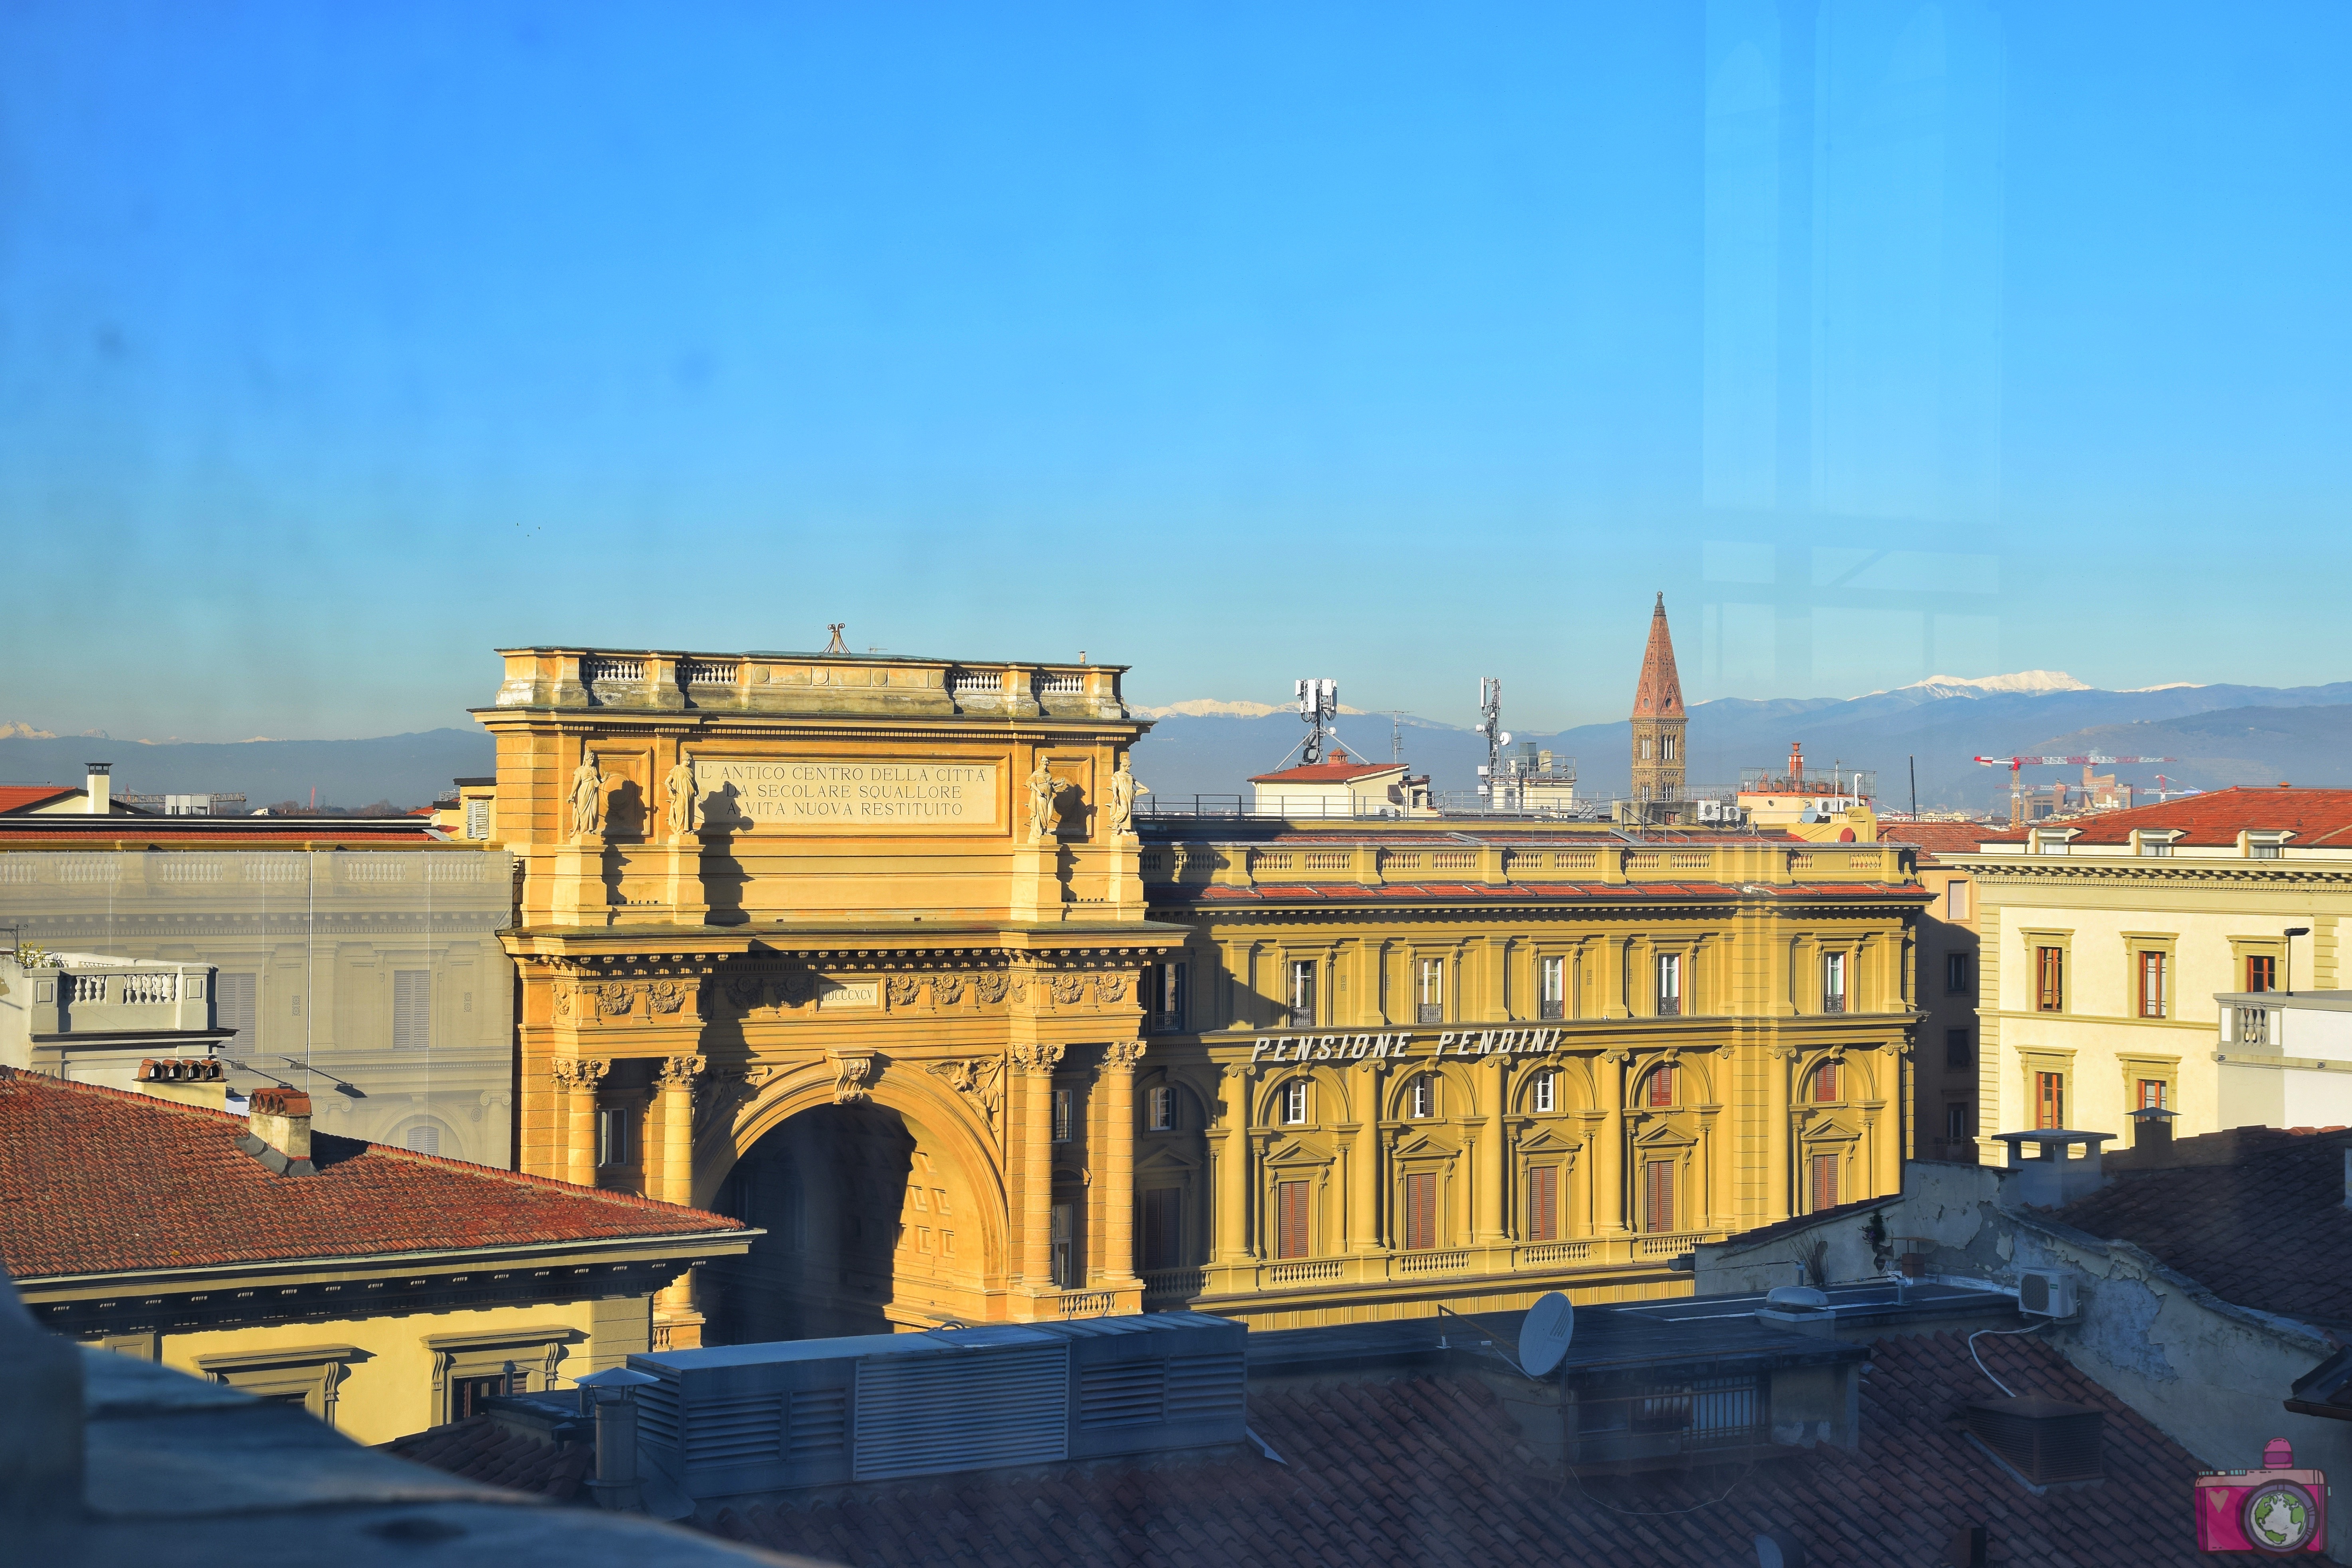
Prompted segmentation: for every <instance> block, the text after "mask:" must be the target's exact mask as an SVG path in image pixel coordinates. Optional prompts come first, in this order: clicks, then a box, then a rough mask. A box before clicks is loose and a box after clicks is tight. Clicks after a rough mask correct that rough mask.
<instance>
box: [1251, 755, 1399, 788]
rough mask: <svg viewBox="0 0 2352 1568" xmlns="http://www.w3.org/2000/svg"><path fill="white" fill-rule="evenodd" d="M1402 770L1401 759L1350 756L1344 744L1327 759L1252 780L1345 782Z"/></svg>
mask: <svg viewBox="0 0 2352 1568" xmlns="http://www.w3.org/2000/svg"><path fill="white" fill-rule="evenodd" d="M1402 772H1404V764H1403V763H1366V762H1361V761H1360V760H1358V759H1357V758H1354V757H1351V756H1349V754H1348V752H1347V751H1346V749H1345V748H1344V747H1339V746H1334V747H1332V748H1331V760H1330V761H1329V762H1328V763H1307V764H1305V765H1303V766H1300V767H1296V768H1284V769H1282V770H1281V771H1280V772H1279V773H1259V774H1256V775H1255V777H1253V778H1252V779H1251V780H1250V781H1249V782H1250V783H1252V784H1345V783H1346V782H1347V781H1348V780H1349V779H1360V778H1369V777H1370V776H1371V775H1372V774H1373V773H1402Z"/></svg>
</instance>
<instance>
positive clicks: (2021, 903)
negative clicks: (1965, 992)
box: [1941, 787, 2352, 1163]
mask: <svg viewBox="0 0 2352 1568" xmlns="http://www.w3.org/2000/svg"><path fill="white" fill-rule="evenodd" d="M1941 858H1943V859H1944V860H1946V861H1948V863H1949V864H1950V865H1951V866H1953V867H1955V868H1961V869H1964V870H1966V871H1967V872H1968V874H1969V879H1970V880H1971V881H1972V882H1973V884H1974V888H1975V897H1976V901H1977V913H1976V927H1977V935H1978V941H1979V984H1978V994H1977V1017H1978V1021H1979V1023H1978V1026H1979V1034H1980V1043H1979V1071H1978V1078H1977V1084H1976V1090H1977V1096H1978V1102H1979V1109H1978V1113H1977V1129H1978V1140H1979V1150H1980V1151H1981V1152H1982V1153H1983V1155H1984V1157H1985V1158H1986V1159H1987V1160H1988V1161H1989V1162H1992V1163H1997V1162H1998V1161H1999V1160H2000V1148H1999V1146H1998V1145H1995V1144H1992V1143H1990V1142H1989V1141H1988V1140H1989V1139H1990V1136H1991V1135H1992V1134H1994V1133H1997V1132H2001V1131H2020V1130H2023V1129H2030V1128H2034V1127H2058V1126H2063V1127H2070V1128H2078V1129H2082V1130H2084V1131H2103V1132H2109V1133H2113V1134H2115V1135H2116V1136H2117V1138H2119V1139H2127V1138H2128V1137H2129V1134H2130V1131H2131V1129H2130V1126H2129V1124H2128V1123H2127V1122H2126V1117H2127V1116H2128V1115H2129V1114H2130V1112H2131V1111H2132V1110H2136V1109H2137V1108H2139V1107H2140V1106H2141V1105H2143V1104H2160V1105H2162V1106H2163V1107H2164V1108H2165V1109H2167V1110H2172V1111H2175V1112H2176V1113H2177V1114H2178V1117H2179V1120H2178V1121H2177V1122H2176V1123H2175V1130H2176V1132H2177V1135H2179V1136H2182V1137H2190V1136H2195V1135H2197V1134H2199V1133H2203V1132H2210V1131H2218V1130H2219V1129H2220V1128H2221V1127H2222V1126H2224V1125H2228V1124H2229V1123H2228V1121H2226V1119H2225V1117H2224V1115H2223V1107H2222V1105H2221V1093H2220V1086H2221V1075H2220V1071H2219V1067H2220V1064H2219V1063H2218V1062H2217V1061H2216V1060H2215V1051H2216V1046H2217V1043H2218V1042H2217V1034H2216V1026H2217V1023H2218V1021H2219V1016H2220V1006H2221V1005H2220V1004H2219V1003H2218V1002H2217V1001H2216V997H2217V996H2218V995H2220V994H2224V993H2240V992H2262V991H2270V990H2283V989H2287V988H2289V987H2290V986H2300V987H2303V988H2306V989H2314V990H2330V989H2333V988H2335V987H2336V984H2338V979H2337V975H2338V968H2337V964H2338V948H2337V935H2338V930H2339V921H2341V920H2342V919H2343V918H2344V917H2345V916H2346V915H2347V914H2352V791H2346V790H2321V789H2290V788H2284V787H2283V788H2277V789H2231V790H2223V791H2220V792H2217V793H2214V794H2210V795H2199V796H2195V797H2192V798H2190V799H2187V800H2176V801H2172V802H2168V803H2167V804H2164V805H2151V806H2140V807H2137V808H2135V809H2133V810H2130V811H2118V812H2111V813H2106V814H2104V815H2101V816H2091V817H2084V818H2077V819H2074V820H2071V821H2061V822H2054V823H2045V824H2037V825H2035V826H2032V827H2029V828H2026V829H2023V830H2012V831H2008V832H2003V833H2000V834H1988V835H1987V836H1986V837H1985V838H1984V839H1983V841H1982V844H1981V848H1980V850H1979V853H1976V854H1973V855H1970V854H1949V855H1945V856H1943V857H1941ZM2290 931H2297V932H2301V933H2303V934H2297V935H2292V936H2291V935H2289V934H2288V933H2289V932H2290Z"/></svg>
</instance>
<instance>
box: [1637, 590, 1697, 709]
mask: <svg viewBox="0 0 2352 1568" xmlns="http://www.w3.org/2000/svg"><path fill="white" fill-rule="evenodd" d="M1633 717H1634V718H1636V719H1680V718H1683V717H1685V714H1684V712H1683V682H1682V677H1681V676H1680V675H1678V674H1676V673H1675V639H1674V637H1673V636H1672V635H1671V634H1670V633H1668V632H1667V630H1666V596H1665V595H1664V594H1660V595H1658V606H1657V608H1656V609H1654V610H1653V611H1651V612H1650V646H1649V647H1646V648H1644V649H1643V651H1642V684H1641V685H1639V686H1637V687H1635V688H1634V689H1633Z"/></svg>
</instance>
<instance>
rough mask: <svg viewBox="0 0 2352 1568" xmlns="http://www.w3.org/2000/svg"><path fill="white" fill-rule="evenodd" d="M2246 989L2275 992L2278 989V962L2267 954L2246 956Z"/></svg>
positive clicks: (2253, 953)
mask: <svg viewBox="0 0 2352 1568" xmlns="http://www.w3.org/2000/svg"><path fill="white" fill-rule="evenodd" d="M2246 989H2247V990H2249V991H2275V990H2277V989H2278V960H2277V959H2276V958H2273V956H2271V955H2270V954H2269V953H2267V952H2250V953H2248V954H2247V955H2246Z"/></svg>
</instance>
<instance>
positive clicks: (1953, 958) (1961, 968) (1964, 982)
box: [1944, 952, 1969, 996]
mask: <svg viewBox="0 0 2352 1568" xmlns="http://www.w3.org/2000/svg"><path fill="white" fill-rule="evenodd" d="M1968 989H1969V955H1968V954H1967V953H1965V952H1948V953H1946V954H1944V991H1945V994H1948V995H1954V996H1958V995H1961V994H1965V993H1966V992H1967V991H1968Z"/></svg>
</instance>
